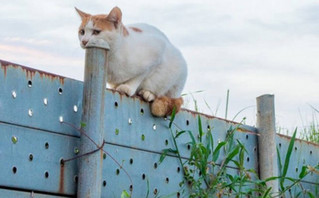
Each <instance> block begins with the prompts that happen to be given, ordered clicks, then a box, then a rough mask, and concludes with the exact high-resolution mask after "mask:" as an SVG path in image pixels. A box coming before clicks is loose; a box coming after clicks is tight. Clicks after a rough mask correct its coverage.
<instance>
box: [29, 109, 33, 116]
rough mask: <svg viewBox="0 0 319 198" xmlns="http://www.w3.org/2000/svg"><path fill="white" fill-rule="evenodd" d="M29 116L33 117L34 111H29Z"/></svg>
mask: <svg viewBox="0 0 319 198" xmlns="http://www.w3.org/2000/svg"><path fill="white" fill-rule="evenodd" d="M28 115H29V116H30V117H32V116H33V111H32V109H29V110H28Z"/></svg>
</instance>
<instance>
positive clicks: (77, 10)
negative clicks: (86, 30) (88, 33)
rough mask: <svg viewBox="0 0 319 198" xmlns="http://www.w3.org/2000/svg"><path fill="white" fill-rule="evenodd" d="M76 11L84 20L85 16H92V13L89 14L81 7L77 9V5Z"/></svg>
mask: <svg viewBox="0 0 319 198" xmlns="http://www.w3.org/2000/svg"><path fill="white" fill-rule="evenodd" d="M74 8H75V10H76V12H77V13H78V14H79V16H80V17H81V19H82V20H83V18H87V17H89V16H90V14H87V13H85V12H83V11H81V10H79V9H77V8H76V7H74Z"/></svg>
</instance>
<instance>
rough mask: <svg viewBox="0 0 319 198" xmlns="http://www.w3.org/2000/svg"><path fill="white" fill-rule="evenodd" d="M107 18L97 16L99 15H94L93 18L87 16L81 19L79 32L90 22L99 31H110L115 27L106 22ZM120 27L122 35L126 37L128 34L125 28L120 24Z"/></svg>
mask: <svg viewBox="0 0 319 198" xmlns="http://www.w3.org/2000/svg"><path fill="white" fill-rule="evenodd" d="M107 16H108V15H106V14H99V15H94V16H91V15H90V16H88V17H84V18H82V23H81V25H80V28H79V29H80V30H81V29H83V28H84V27H85V25H86V24H87V23H88V22H89V21H90V20H92V22H93V25H94V27H96V28H98V29H100V30H108V31H112V30H113V29H114V28H115V27H114V24H113V22H111V21H108V20H107ZM121 25H122V27H123V35H124V36H128V35H129V32H128V31H127V29H126V27H125V26H124V25H123V24H122V23H121Z"/></svg>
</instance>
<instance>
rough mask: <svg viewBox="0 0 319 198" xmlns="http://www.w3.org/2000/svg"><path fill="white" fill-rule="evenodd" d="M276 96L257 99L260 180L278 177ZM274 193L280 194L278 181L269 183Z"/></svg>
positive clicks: (264, 96)
mask: <svg viewBox="0 0 319 198" xmlns="http://www.w3.org/2000/svg"><path fill="white" fill-rule="evenodd" d="M275 122H276V121H275V104H274V95H262V96H259V97H258V98H257V129H258V132H259V137H258V147H259V170H260V178H261V179H266V178H269V177H272V176H278V164H277V151H276V128H275ZM267 186H268V187H272V192H273V193H277V192H278V180H272V181H269V182H267Z"/></svg>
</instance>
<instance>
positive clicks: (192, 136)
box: [187, 131, 196, 145]
mask: <svg viewBox="0 0 319 198" xmlns="http://www.w3.org/2000/svg"><path fill="white" fill-rule="evenodd" d="M187 132H188V134H189V136H190V137H191V139H192V145H195V144H196V140H195V137H194V135H193V133H192V132H191V131H187Z"/></svg>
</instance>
